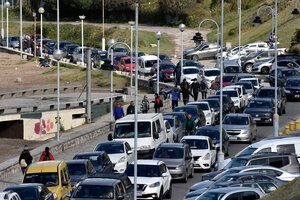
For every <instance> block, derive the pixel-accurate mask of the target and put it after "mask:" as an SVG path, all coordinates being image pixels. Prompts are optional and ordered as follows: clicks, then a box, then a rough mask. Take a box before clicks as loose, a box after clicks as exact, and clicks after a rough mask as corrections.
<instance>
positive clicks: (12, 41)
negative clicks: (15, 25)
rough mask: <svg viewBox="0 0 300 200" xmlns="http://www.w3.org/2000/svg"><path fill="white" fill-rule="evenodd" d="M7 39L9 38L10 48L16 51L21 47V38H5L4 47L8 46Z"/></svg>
mask: <svg viewBox="0 0 300 200" xmlns="http://www.w3.org/2000/svg"><path fill="white" fill-rule="evenodd" d="M7 38H8V47H12V48H14V49H15V48H19V47H20V37H19V36H9V37H4V38H3V40H2V42H1V45H2V46H7Z"/></svg>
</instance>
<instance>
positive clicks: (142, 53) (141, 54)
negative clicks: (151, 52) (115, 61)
mask: <svg viewBox="0 0 300 200" xmlns="http://www.w3.org/2000/svg"><path fill="white" fill-rule="evenodd" d="M127 55H128V56H129V57H130V56H131V51H128V54H127ZM145 55H146V54H145V53H144V52H142V51H139V52H138V57H141V56H145ZM132 57H136V56H135V51H133V52H132Z"/></svg>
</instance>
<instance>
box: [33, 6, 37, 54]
mask: <svg viewBox="0 0 300 200" xmlns="http://www.w3.org/2000/svg"><path fill="white" fill-rule="evenodd" d="M32 16H33V18H34V34H33V38H34V47H33V48H34V50H33V52H34V57H36V13H35V12H34V13H32Z"/></svg>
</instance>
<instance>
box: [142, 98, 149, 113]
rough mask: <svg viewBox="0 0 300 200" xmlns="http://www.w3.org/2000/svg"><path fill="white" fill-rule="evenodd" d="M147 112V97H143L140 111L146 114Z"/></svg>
mask: <svg viewBox="0 0 300 200" xmlns="http://www.w3.org/2000/svg"><path fill="white" fill-rule="evenodd" d="M148 110H149V101H148V97H147V95H145V96H144V98H143V100H142V103H141V111H142V113H148Z"/></svg>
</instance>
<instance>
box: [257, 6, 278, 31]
mask: <svg viewBox="0 0 300 200" xmlns="http://www.w3.org/2000/svg"><path fill="white" fill-rule="evenodd" d="M262 8H268V9H270V10H271V14H272V32H271V33H272V36H273V35H274V15H275V14H274V10H273V8H272V7H271V6H268V5H263V6H261V7H259V8H258V10H257V14H256V17H255V19H254V20H253V23H254V24H255V26H259V25H260V24H262V21H261V19H260V13H259V12H260V10H261V9H262Z"/></svg>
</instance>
